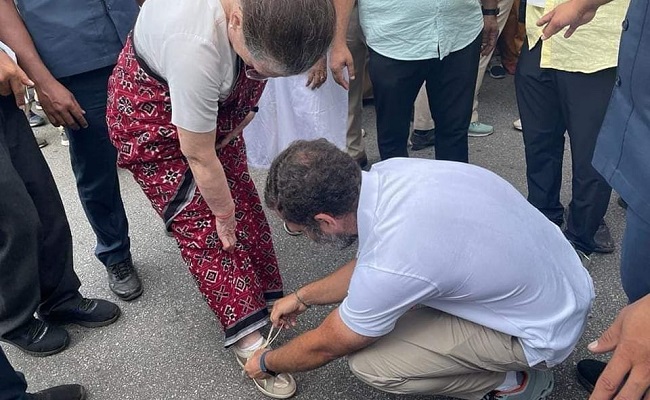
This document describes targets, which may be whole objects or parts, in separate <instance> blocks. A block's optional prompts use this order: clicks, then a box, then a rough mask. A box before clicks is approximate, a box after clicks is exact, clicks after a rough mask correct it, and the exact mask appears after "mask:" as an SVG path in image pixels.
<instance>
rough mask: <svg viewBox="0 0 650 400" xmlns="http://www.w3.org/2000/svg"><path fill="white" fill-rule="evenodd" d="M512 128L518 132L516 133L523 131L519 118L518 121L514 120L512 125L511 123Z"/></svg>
mask: <svg viewBox="0 0 650 400" xmlns="http://www.w3.org/2000/svg"><path fill="white" fill-rule="evenodd" d="M512 127H513V128H515V129H516V130H518V131H521V130H523V128H522V126H521V118H519V119H518V120H516V121H515V122H513V123H512Z"/></svg>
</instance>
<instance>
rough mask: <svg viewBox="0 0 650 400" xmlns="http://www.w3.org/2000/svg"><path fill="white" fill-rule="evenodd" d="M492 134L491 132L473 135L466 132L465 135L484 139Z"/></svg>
mask: <svg viewBox="0 0 650 400" xmlns="http://www.w3.org/2000/svg"><path fill="white" fill-rule="evenodd" d="M493 133H494V131H492V132H490V133H473V132H468V133H467V136H469V137H486V136H490V135H491V134H493Z"/></svg>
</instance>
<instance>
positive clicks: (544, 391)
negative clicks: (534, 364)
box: [530, 375, 555, 400]
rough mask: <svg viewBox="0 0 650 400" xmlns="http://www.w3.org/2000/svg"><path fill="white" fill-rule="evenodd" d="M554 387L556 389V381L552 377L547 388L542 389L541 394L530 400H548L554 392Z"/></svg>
mask: <svg viewBox="0 0 650 400" xmlns="http://www.w3.org/2000/svg"><path fill="white" fill-rule="evenodd" d="M554 387H555V379H554V378H553V376H552V375H551V379H549V381H548V384H547V385H546V387H545V388H543V389H541V392H540V394H539V395H538V396H537V397H535V398H534V399H530V400H546V398H547V397H548V396H549V395H550V394H551V392H553V388H554Z"/></svg>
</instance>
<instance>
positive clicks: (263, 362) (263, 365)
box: [260, 351, 278, 376]
mask: <svg viewBox="0 0 650 400" xmlns="http://www.w3.org/2000/svg"><path fill="white" fill-rule="evenodd" d="M269 352H270V351H265V352H264V353H262V355H261V356H260V371H262V372H264V373H265V374H269V375H271V376H278V373H277V372H275V371H271V370H270V369H268V368H266V355H267V354H269Z"/></svg>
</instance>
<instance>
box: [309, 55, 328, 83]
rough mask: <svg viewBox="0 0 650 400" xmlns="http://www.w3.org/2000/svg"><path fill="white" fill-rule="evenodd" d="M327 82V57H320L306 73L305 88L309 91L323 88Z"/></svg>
mask: <svg viewBox="0 0 650 400" xmlns="http://www.w3.org/2000/svg"><path fill="white" fill-rule="evenodd" d="M326 80H327V57H322V58H321V59H320V60H318V61H317V62H316V64H314V66H313V67H311V68H310V69H309V72H308V73H307V84H306V85H305V86H307V87H308V88H310V89H311V90H315V89H318V88H319V87H321V86H323V84H324V83H325V81H326Z"/></svg>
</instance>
